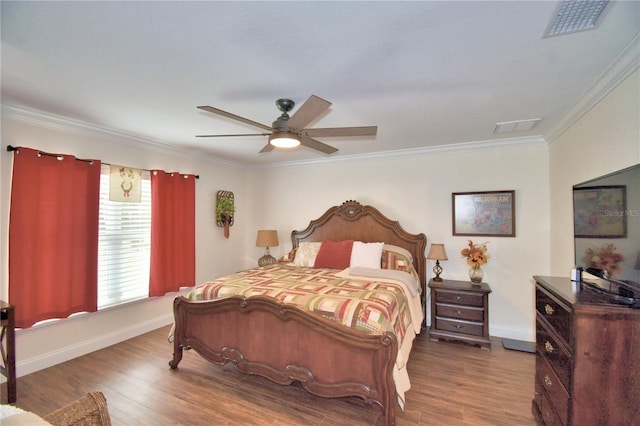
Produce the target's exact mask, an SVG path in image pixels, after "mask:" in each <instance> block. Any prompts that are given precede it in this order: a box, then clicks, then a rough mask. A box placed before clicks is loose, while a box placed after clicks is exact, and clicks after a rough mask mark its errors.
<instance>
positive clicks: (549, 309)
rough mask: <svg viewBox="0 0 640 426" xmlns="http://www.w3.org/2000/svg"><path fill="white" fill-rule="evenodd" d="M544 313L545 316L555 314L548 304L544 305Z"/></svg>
mask: <svg viewBox="0 0 640 426" xmlns="http://www.w3.org/2000/svg"><path fill="white" fill-rule="evenodd" d="M544 311H545V312H546V313H547V315H553V313H554V312H555V311H554V309H553V306H551V305H550V304H548V303H547V304H546V305H544Z"/></svg>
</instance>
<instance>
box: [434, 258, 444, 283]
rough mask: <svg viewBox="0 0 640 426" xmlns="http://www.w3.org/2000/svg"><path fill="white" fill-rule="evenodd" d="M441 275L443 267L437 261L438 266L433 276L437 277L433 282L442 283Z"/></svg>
mask: <svg viewBox="0 0 640 426" xmlns="http://www.w3.org/2000/svg"><path fill="white" fill-rule="evenodd" d="M441 273H442V266H440V261H439V260H436V265H435V266H434V267H433V274H434V275H435V277H433V281H436V282H441V281H442V278H440V274H441Z"/></svg>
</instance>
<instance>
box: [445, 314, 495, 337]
mask: <svg viewBox="0 0 640 426" xmlns="http://www.w3.org/2000/svg"><path fill="white" fill-rule="evenodd" d="M436 329H437V330H443V331H452V332H454V333H463V334H470V335H472V336H482V335H483V330H482V324H478V323H475V322H470V321H456V320H452V319H448V318H439V317H436Z"/></svg>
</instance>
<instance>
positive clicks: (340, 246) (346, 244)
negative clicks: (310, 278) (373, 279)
mask: <svg viewBox="0 0 640 426" xmlns="http://www.w3.org/2000/svg"><path fill="white" fill-rule="evenodd" d="M352 247H353V240H344V241H330V240H325V241H323V242H322V245H321V246H320V251H319V252H318V256H317V257H316V261H315V264H314V265H313V267H314V268H331V269H345V268H348V267H349V262H351V248H352Z"/></svg>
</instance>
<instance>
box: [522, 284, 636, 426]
mask: <svg viewBox="0 0 640 426" xmlns="http://www.w3.org/2000/svg"><path fill="white" fill-rule="evenodd" d="M534 279H535V282H536V288H535V304H536V381H535V392H534V399H533V403H532V404H533V412H534V415H535V416H536V417H537V418H538V419H539V420H542V421H543V422H544V423H545V424H546V425H577V426H579V425H596V424H597V425H632V424H637V422H638V421H639V419H640V310H637V309H631V308H629V307H625V306H622V305H616V304H614V303H612V302H610V301H609V300H607V299H605V298H604V297H603V296H601V295H599V294H597V293H595V292H593V291H592V290H590V289H588V288H582V289H580V286H579V283H572V282H571V280H569V278H561V277H543V276H534ZM576 288H577V289H576Z"/></svg>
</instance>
